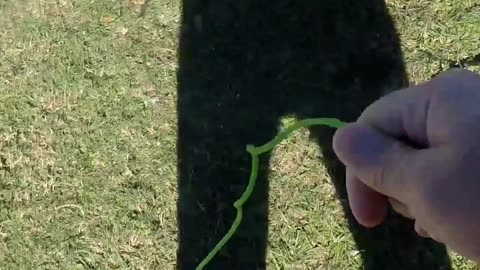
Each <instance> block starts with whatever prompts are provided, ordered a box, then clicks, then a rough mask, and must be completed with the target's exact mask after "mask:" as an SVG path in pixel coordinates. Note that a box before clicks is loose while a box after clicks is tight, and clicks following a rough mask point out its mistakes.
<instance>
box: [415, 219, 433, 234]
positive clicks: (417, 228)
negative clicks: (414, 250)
mask: <svg viewBox="0 0 480 270" xmlns="http://www.w3.org/2000/svg"><path fill="white" fill-rule="evenodd" d="M415 231H416V232H417V233H418V235H420V236H421V237H424V238H430V235H428V233H427V231H425V230H424V229H423V228H422V226H420V224H419V223H418V222H415Z"/></svg>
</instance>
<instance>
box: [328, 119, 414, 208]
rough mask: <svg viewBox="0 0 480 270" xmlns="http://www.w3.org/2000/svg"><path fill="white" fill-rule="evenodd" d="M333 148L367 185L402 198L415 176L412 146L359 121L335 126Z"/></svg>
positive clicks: (382, 192)
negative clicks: (336, 127)
mask: <svg viewBox="0 0 480 270" xmlns="http://www.w3.org/2000/svg"><path fill="white" fill-rule="evenodd" d="M333 148H334V150H335V152H336V154H337V156H338V158H339V159H340V160H341V161H342V162H343V163H344V164H345V165H346V166H347V168H348V169H349V170H351V172H352V173H353V174H354V175H355V176H356V177H358V178H359V180H360V181H362V182H363V183H364V184H366V185H367V186H368V187H370V188H371V189H373V190H375V191H376V192H378V193H381V194H383V195H385V196H388V197H392V198H396V199H398V200H402V199H404V198H405V196H407V195H408V193H409V191H410V190H411V188H412V187H411V184H412V182H414V180H416V179H418V178H416V177H415V176H414V174H415V169H414V168H415V160H416V156H417V152H418V151H421V150H416V149H414V148H412V147H409V146H408V145H406V144H404V143H403V142H401V141H399V140H397V139H395V138H391V137H388V136H386V135H384V134H382V133H380V132H378V131H376V130H375V129H373V128H369V127H367V126H365V125H362V124H359V123H353V124H349V125H347V126H346V127H344V128H341V129H339V130H337V132H336V133H335V136H334V140H333Z"/></svg>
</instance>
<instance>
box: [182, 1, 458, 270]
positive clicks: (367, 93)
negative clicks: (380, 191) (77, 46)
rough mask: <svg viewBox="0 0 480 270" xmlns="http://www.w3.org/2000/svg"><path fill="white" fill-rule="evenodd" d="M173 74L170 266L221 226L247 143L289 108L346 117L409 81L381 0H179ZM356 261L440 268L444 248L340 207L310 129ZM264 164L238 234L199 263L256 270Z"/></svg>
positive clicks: (200, 250)
mask: <svg viewBox="0 0 480 270" xmlns="http://www.w3.org/2000/svg"><path fill="white" fill-rule="evenodd" d="M182 16H183V18H182V26H181V33H180V46H179V65H180V67H179V71H178V104H177V110H178V142H177V151H178V196H179V197H178V202H177V209H178V227H179V233H178V237H179V239H178V240H179V249H178V256H177V268H178V269H186V270H190V269H195V267H196V265H197V264H198V263H199V262H200V260H201V259H203V257H204V256H205V255H206V254H207V253H208V252H209V251H210V250H211V248H212V247H213V246H214V245H215V244H216V243H217V242H218V240H219V239H220V238H221V237H222V236H223V235H224V234H225V232H226V230H227V229H228V228H229V227H230V225H231V223H232V221H233V218H234V216H235V210H234V209H233V207H232V204H233V202H234V201H235V200H236V199H238V198H239V196H240V195H241V193H242V192H243V190H244V188H245V186H246V184H247V180H248V177H249V173H250V156H249V155H248V154H247V152H246V151H245V145H246V144H255V145H259V144H263V143H264V142H266V141H268V140H269V139H271V138H273V137H274V136H275V135H276V133H277V127H278V123H279V119H280V118H281V117H282V116H284V115H287V114H295V115H297V116H298V117H301V118H307V117H337V118H341V119H342V120H344V121H353V120H355V119H356V118H357V117H358V116H359V114H360V113H361V111H362V110H363V109H364V108H365V107H366V106H368V104H370V103H371V102H373V101H375V100H376V99H377V98H379V97H380V96H382V95H383V94H385V93H386V92H388V91H391V90H394V89H398V88H401V87H403V86H406V85H407V84H408V81H407V79H406V77H407V76H406V74H405V68H404V63H403V57H402V53H401V50H400V45H399V40H398V39H399V38H398V35H397V33H396V31H395V28H394V26H393V23H392V20H391V18H390V16H389V14H388V11H387V8H386V7H385V3H384V2H383V1H382V0H345V1H338V0H324V1H314V0H278V1H271V0H268V1H267V0H241V1H229V0H183V7H182ZM312 133H313V134H315V139H316V140H317V141H318V143H319V144H320V146H321V147H322V149H323V152H324V157H323V159H324V161H325V163H326V165H327V167H328V169H329V172H330V175H331V178H332V183H333V185H334V186H335V188H336V192H337V195H338V198H339V200H340V202H341V205H342V206H343V208H344V211H345V213H346V217H347V218H348V224H349V226H350V231H351V233H352V235H353V237H354V239H355V241H356V244H357V247H358V249H359V250H360V251H361V252H360V254H362V260H363V269H366V270H377V269H382V270H383V269H389V270H392V269H394V270H395V269H422V270H423V269H427V270H428V269H432V270H433V269H436V270H437V269H443V270H449V269H451V267H450V262H449V258H448V256H447V252H446V250H445V247H443V246H441V245H438V244H435V243H434V242H433V241H430V240H426V239H422V238H420V237H418V236H417V235H416V234H415V232H414V230H413V226H412V223H411V222H410V221H408V220H405V219H403V218H401V217H399V216H396V215H394V214H392V215H391V217H390V218H389V220H388V222H387V223H386V224H385V225H383V226H381V227H379V228H376V229H374V230H367V229H364V228H362V227H361V226H359V225H358V224H357V223H356V222H355V220H354V219H353V217H352V215H351V212H350V210H349V208H348V198H347V197H346V192H345V183H344V182H345V175H344V173H345V168H344V167H342V165H341V164H340V162H339V161H338V160H337V159H336V157H335V155H334V153H333V151H332V149H331V139H332V135H333V131H332V130H330V129H326V128H314V129H312ZM268 163H269V157H268V156H263V157H262V159H261V172H260V175H259V178H258V180H257V186H256V187H255V190H254V193H253V195H252V198H251V200H250V201H249V202H248V203H247V204H246V206H245V211H244V213H245V216H244V221H243V223H242V225H241V226H240V231H239V232H238V234H237V235H236V236H234V237H233V238H232V240H231V242H230V243H229V244H228V245H227V246H226V247H225V248H224V249H223V250H222V251H221V252H220V253H219V255H218V256H217V257H216V258H215V259H214V260H213V261H212V263H211V264H209V265H208V267H206V269H222V270H223V269H255V270H256V269H265V268H266V261H265V259H266V248H267V235H268V189H269V188H268V174H267V170H268Z"/></svg>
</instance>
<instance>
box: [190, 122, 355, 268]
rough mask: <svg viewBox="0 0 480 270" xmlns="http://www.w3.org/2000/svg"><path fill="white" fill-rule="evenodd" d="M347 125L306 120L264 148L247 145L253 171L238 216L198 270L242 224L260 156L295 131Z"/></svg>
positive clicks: (237, 204)
mask: <svg viewBox="0 0 480 270" xmlns="http://www.w3.org/2000/svg"><path fill="white" fill-rule="evenodd" d="M345 124H346V123H345V122H342V121H340V120H338V119H336V118H311V119H304V120H301V121H298V122H296V123H294V124H293V125H291V126H289V127H287V128H286V129H285V130H284V131H282V132H280V133H279V134H278V135H277V136H276V137H275V138H273V139H272V140H271V141H269V142H267V143H266V144H264V145H262V146H258V147H255V146H253V145H247V152H249V153H250V155H251V156H252V170H251V173H250V179H249V180H248V185H247V188H246V189H245V191H244V192H243V194H242V196H241V197H240V199H238V200H237V201H235V203H233V206H234V207H235V208H236V209H237V216H236V217H235V220H234V221H233V224H232V227H230V229H229V230H228V232H227V233H226V234H225V236H224V237H223V238H222V239H221V240H220V241H219V242H218V243H217V245H216V246H215V247H214V248H213V249H212V251H210V252H209V253H208V255H207V256H206V257H205V259H203V260H202V262H200V264H199V265H198V266H197V268H196V270H202V269H203V268H204V267H205V266H206V265H207V264H208V263H209V262H210V261H211V260H212V259H213V258H214V257H215V255H217V253H218V252H219V251H220V250H221V249H222V248H223V247H224V246H225V245H226V244H227V242H228V241H229V240H230V238H232V236H233V235H234V234H235V233H236V232H237V229H238V227H239V226H240V223H241V222H242V218H243V205H244V204H245V203H246V202H247V200H248V199H249V198H250V195H251V194H252V192H253V188H254V187H255V183H256V181H257V176H258V163H259V156H260V155H261V154H263V153H266V152H268V151H270V150H272V149H273V148H275V146H276V145H277V144H279V143H280V142H281V141H283V140H285V139H286V138H287V137H288V136H289V135H290V134H291V133H293V132H294V131H296V130H298V129H301V128H305V127H309V126H315V125H324V126H329V127H332V128H340V127H342V126H344V125H345Z"/></svg>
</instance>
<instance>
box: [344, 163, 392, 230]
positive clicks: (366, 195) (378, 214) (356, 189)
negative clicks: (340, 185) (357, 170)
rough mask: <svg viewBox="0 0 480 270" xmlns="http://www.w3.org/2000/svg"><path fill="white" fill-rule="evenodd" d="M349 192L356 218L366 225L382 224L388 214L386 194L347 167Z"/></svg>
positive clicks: (351, 206) (369, 226)
mask: <svg viewBox="0 0 480 270" xmlns="http://www.w3.org/2000/svg"><path fill="white" fill-rule="evenodd" d="M346 180H347V183H346V184H347V192H348V199H349V203H350V208H351V209H352V213H353V215H354V216H355V219H356V220H357V221H358V222H359V223H360V224H362V225H363V226H365V227H368V228H371V227H375V226H377V225H379V224H381V223H382V222H383V221H384V219H385V217H386V215H387V206H388V201H387V198H386V197H385V196H383V195H382V194H380V193H378V192H375V191H374V190H373V189H371V188H369V187H368V186H367V185H365V184H364V183H363V182H361V181H360V180H359V179H358V178H357V177H355V176H354V175H353V174H352V173H351V172H350V171H349V170H348V169H347V179H346Z"/></svg>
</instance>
